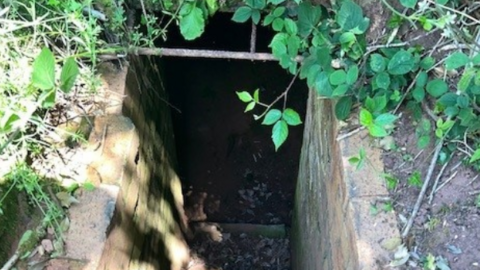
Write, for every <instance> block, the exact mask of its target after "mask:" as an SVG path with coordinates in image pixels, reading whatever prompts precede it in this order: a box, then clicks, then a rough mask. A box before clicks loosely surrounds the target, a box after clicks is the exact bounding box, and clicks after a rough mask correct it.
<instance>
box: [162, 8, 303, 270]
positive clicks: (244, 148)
mask: <svg viewBox="0 0 480 270" xmlns="http://www.w3.org/2000/svg"><path fill="white" fill-rule="evenodd" d="M230 17H231V14H220V15H216V16H215V17H214V18H213V19H211V21H210V23H209V24H208V27H207V29H206V32H205V34H204V36H203V37H202V38H201V39H199V40H198V41H196V42H193V43H192V42H185V41H183V39H182V38H181V37H180V36H176V37H177V38H178V39H176V40H173V37H175V35H171V36H170V43H169V44H167V45H165V46H166V47H183V48H189V49H191V48H196V49H198V48H200V49H209V50H230V51H233V50H235V51H248V47H249V42H250V41H249V37H250V27H247V28H245V25H244V24H236V23H233V22H231V21H230ZM173 31H174V30H172V32H173ZM262 31H263V30H262ZM266 32H267V31H266V30H265V34H264V36H262V35H260V33H263V32H259V36H258V37H259V40H262V39H263V40H264V41H262V42H263V50H264V51H266V48H267V44H268V40H269V39H270V38H271V36H272V34H271V33H266ZM170 34H172V33H170ZM257 46H258V45H257ZM260 47H261V46H260ZM162 67H163V73H164V83H165V87H166V89H167V92H168V94H169V102H170V104H171V105H172V106H171V108H172V110H171V112H172V117H173V124H174V130H175V140H176V149H177V157H178V164H179V170H180V171H179V172H180V177H181V180H182V184H183V190H184V195H185V209H186V214H187V217H188V219H189V221H190V222H192V223H194V222H205V221H207V222H220V223H251V224H268V225H273V224H284V225H285V226H287V227H289V226H290V223H291V211H292V209H293V199H294V188H295V182H296V180H297V173H298V163H299V157H300V149H301V146H302V136H303V134H302V133H303V125H300V126H296V127H291V128H290V129H289V136H288V139H287V141H286V142H285V143H284V145H282V146H281V147H280V149H279V150H278V152H275V149H274V145H273V142H272V140H271V130H272V126H265V125H261V121H255V120H254V119H253V114H261V113H262V112H263V108H262V107H257V108H255V109H254V110H253V112H248V113H244V110H245V105H246V104H244V103H242V102H241V101H240V100H239V99H238V97H237V95H236V93H235V91H249V92H251V93H252V92H253V91H254V90H255V89H257V88H259V89H260V100H261V101H262V102H264V103H267V104H269V103H270V102H272V101H273V100H274V99H275V98H276V97H277V96H278V95H280V94H281V93H282V92H283V91H285V89H286V88H287V86H288V85H289V84H290V82H291V80H292V79H293V76H292V75H291V74H289V73H288V72H287V71H285V70H284V69H282V68H281V67H280V66H279V64H278V63H277V62H253V61H238V60H227V59H225V60H219V59H199V58H178V57H170V58H168V57H164V58H162ZM307 92H308V89H307V86H306V84H305V83H304V82H303V81H300V80H298V79H297V81H295V83H294V84H293V86H292V88H291V90H290V92H289V93H290V94H289V95H288V101H287V107H288V108H293V109H295V110H296V111H297V112H299V114H300V115H301V117H302V120H303V119H304V114H305V106H306V99H307ZM282 106H283V100H281V101H280V102H278V103H277V104H276V105H275V106H274V108H277V109H282ZM231 239H234V238H233V237H232V238H231ZM202 241H204V242H205V240H202ZM242 241H244V240H242ZM252 241H254V240H252ZM286 241H287V242H282V243H286V244H285V245H287V247H286V248H285V249H286V250H288V240H286ZM197 244H198V243H197ZM242 245H243V246H242V247H237V248H231V249H232V250H236V251H234V252H233V253H232V254H229V255H228V256H230V258H224V260H225V261H221V262H219V261H218V260H217V261H216V260H213V259H210V261H209V263H210V264H214V265H216V266H218V267H224V268H223V269H250V268H248V267H254V268H251V269H289V266H288V265H289V262H280V261H279V260H278V259H277V264H276V265H275V268H269V267H260V268H259V266H258V265H257V264H255V263H254V262H253V261H254V260H253V259H252V262H251V263H250V264H248V263H247V264H245V262H242V267H240V266H239V263H238V262H237V263H233V261H235V260H238V256H242V255H241V254H236V253H242V252H249V251H250V250H251V249H252V245H256V244H255V243H253V242H252V243H247V244H245V243H244V244H242ZM271 245H276V244H271ZM282 245H283V244H282ZM191 246H192V249H194V250H195V246H196V247H199V246H198V245H195V244H192V245H191ZM207 246H208V247H205V246H204V247H203V248H200V249H202V250H203V253H204V254H200V255H203V257H208V254H209V253H211V254H213V253H218V254H221V253H222V252H224V251H223V250H225V247H224V246H222V247H220V246H217V247H215V244H208V245H207ZM216 248H217V249H218V248H220V249H221V251H218V250H216ZM287 252H288V251H287ZM198 253H202V252H200V251H199V252H198ZM205 253H206V254H205ZM219 256H220V255H219ZM225 256H227V255H225ZM235 256H237V257H235ZM232 260H233V261H232ZM226 261H228V263H227V262H226ZM279 264H281V265H282V266H281V267H280V268H277V267H279V266H278V265H279ZM227 265H230V266H229V267H227ZM245 267H247V268H245ZM272 267H273V266H272Z"/></svg>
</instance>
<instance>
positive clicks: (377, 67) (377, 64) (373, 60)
mask: <svg viewBox="0 0 480 270" xmlns="http://www.w3.org/2000/svg"><path fill="white" fill-rule="evenodd" d="M386 67H387V61H386V60H385V58H384V57H383V56H381V55H380V54H378V53H374V54H372V55H371V56H370V68H371V69H372V70H373V71H374V72H377V73H378V72H382V71H384V70H385V68H386Z"/></svg>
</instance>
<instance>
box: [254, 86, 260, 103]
mask: <svg viewBox="0 0 480 270" xmlns="http://www.w3.org/2000/svg"><path fill="white" fill-rule="evenodd" d="M253 100H254V101H255V102H257V103H258V102H259V101H260V89H257V90H255V92H254V93H253Z"/></svg>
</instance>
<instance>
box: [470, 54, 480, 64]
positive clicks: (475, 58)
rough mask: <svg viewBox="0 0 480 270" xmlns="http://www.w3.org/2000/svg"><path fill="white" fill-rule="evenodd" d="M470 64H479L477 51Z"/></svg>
mask: <svg viewBox="0 0 480 270" xmlns="http://www.w3.org/2000/svg"><path fill="white" fill-rule="evenodd" d="M472 64H474V65H479V64H480V53H477V54H476V55H475V56H474V57H473V58H472Z"/></svg>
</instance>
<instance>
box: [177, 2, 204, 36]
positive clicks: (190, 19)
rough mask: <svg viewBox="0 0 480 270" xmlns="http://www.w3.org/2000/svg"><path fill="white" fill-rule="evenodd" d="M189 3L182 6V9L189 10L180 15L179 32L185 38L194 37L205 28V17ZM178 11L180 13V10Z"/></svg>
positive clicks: (200, 33)
mask: <svg viewBox="0 0 480 270" xmlns="http://www.w3.org/2000/svg"><path fill="white" fill-rule="evenodd" d="M191 5H192V4H186V5H184V6H183V7H182V10H183V9H188V8H191V10H190V12H189V13H186V14H184V15H182V16H181V17H180V33H181V34H182V36H183V37H184V38H185V39H186V40H193V39H196V38H197V37H199V36H200V35H202V33H203V31H204V30H205V18H204V16H203V12H202V10H201V9H200V8H198V7H195V6H193V7H192V6H191ZM188 6H190V7H188ZM185 12H186V11H185ZM180 13H181V14H182V11H180Z"/></svg>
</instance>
